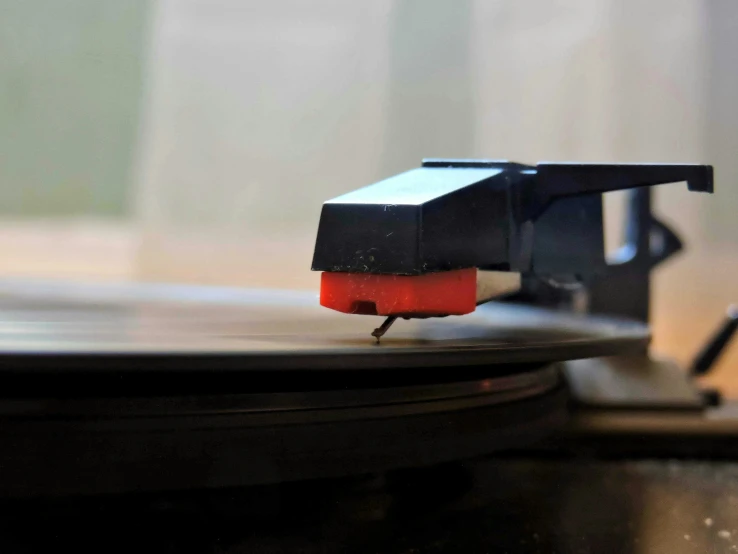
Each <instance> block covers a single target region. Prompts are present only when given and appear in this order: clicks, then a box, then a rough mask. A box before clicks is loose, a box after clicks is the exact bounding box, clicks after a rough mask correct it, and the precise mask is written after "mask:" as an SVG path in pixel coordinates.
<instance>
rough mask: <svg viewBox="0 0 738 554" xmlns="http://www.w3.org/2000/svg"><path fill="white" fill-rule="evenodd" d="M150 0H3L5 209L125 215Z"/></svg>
mask: <svg viewBox="0 0 738 554" xmlns="http://www.w3.org/2000/svg"><path fill="white" fill-rule="evenodd" d="M149 8H150V3H149V2H148V1H147V0H125V1H119V0H28V1H19V0H0V215H4V216H9V215H10V216H24V217H34V216H43V217H49V216H91V215H92V216H122V215H127V214H128V213H129V212H130V210H129V192H130V190H131V186H132V182H133V178H134V173H133V168H134V156H135V153H136V141H137V134H138V125H139V117H140V113H139V108H140V99H141V87H142V77H143V67H144V62H145V60H146V58H147V47H148V43H147V40H146V39H147V35H148V31H149V29H148V13H149Z"/></svg>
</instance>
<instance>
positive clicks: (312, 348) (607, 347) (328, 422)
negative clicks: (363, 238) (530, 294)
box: [0, 281, 648, 497]
mask: <svg viewBox="0 0 738 554" xmlns="http://www.w3.org/2000/svg"><path fill="white" fill-rule="evenodd" d="M378 321H379V318H371V317H362V316H351V315H345V314H339V313H335V312H331V311H329V310H327V309H325V308H322V307H320V306H319V305H318V302H317V298H316V295H315V294H311V293H293V292H277V291H254V290H237V289H222V288H201V287H170V286H144V285H125V286H111V285H80V284H58V283H57V284H49V283H46V284H44V283H28V282H26V283H17V282H16V283H11V282H8V281H5V282H0V390H1V391H2V393H0V467H2V469H3V471H1V472H0V497H3V496H28V495H32V496H37V495H57V494H60V495H65V494H91V493H102V492H124V491H142V490H164V489H190V488H209V487H226V486H244V485H254V484H264V483H275V482H282V481H292V480H300V479H314V478H320V477H335V476H342V475H353V474H361V473H374V472H381V471H385V470H388V469H392V468H401V467H415V466H425V465H431V464H436V463H440V462H444V461H449V460H456V459H466V458H470V457H475V456H479V455H482V454H486V453H489V452H493V451H495V450H499V449H503V448H513V447H519V446H523V445H527V444H531V443H532V442H535V441H537V440H539V439H540V438H541V437H543V436H545V435H547V434H548V433H549V432H551V430H552V429H554V428H556V427H558V426H559V425H561V424H562V423H563V421H565V419H566V410H567V402H568V395H567V392H566V389H565V387H564V385H563V382H562V379H561V376H560V372H559V370H558V367H557V366H556V364H550V363H549V362H551V361H553V360H556V359H563V358H571V357H585V356H594V355H599V354H602V355H604V354H615V353H619V352H623V351H629V350H633V349H639V348H643V347H644V346H645V344H646V343H647V341H648V332H647V330H646V329H645V328H644V327H643V326H640V325H637V324H631V323H623V322H616V321H613V320H606V319H590V318H586V319H580V318H571V317H568V318H567V317H562V316H561V315H559V314H554V313H551V312H545V311H541V310H534V309H530V308H518V307H514V306H503V305H499V306H489V307H484V308H482V309H480V310H478V311H477V313H475V314H472V315H469V316H463V317H448V318H443V319H429V320H424V321H399V322H397V323H396V325H395V327H394V328H393V329H392V330H391V334H390V335H389V336H388V337H386V338H384V339H383V340H382V343H381V344H380V345H379V346H376V345H375V344H374V339H373V338H372V337H371V336H370V335H369V333H370V332H371V330H372V329H373V327H374V326H375V325H376V323H377V322H378Z"/></svg>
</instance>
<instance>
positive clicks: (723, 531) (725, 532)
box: [718, 529, 730, 541]
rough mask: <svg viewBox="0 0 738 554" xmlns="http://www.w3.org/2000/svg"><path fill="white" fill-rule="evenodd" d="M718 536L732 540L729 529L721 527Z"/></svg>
mask: <svg viewBox="0 0 738 554" xmlns="http://www.w3.org/2000/svg"><path fill="white" fill-rule="evenodd" d="M718 537H720V538H721V539H725V540H726V541H727V540H730V531H728V530H727V529H721V530H720V531H718Z"/></svg>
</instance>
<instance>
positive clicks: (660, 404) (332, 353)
mask: <svg viewBox="0 0 738 554" xmlns="http://www.w3.org/2000/svg"><path fill="white" fill-rule="evenodd" d="M683 182H686V183H687V186H688V187H689V189H690V190H693V191H696V192H708V193H709V192H712V191H713V176H712V168H711V167H710V166H704V165H689V164H665V165H664V164H580V163H540V164H538V165H535V166H529V165H523V164H518V163H512V162H506V161H495V160H439V159H433V160H425V161H424V162H423V164H422V166H421V167H420V168H418V169H415V170H411V171H409V172H406V173H403V174H401V175H398V176H395V177H392V178H389V179H387V180H384V181H381V182H380V183H377V184H374V185H371V186H369V187H365V188H363V189H360V190H357V191H355V192H352V193H348V194H347V195H344V196H342V197H339V198H337V199H334V200H330V201H328V202H326V203H325V205H324V207H323V211H322V214H321V218H320V222H319V226H318V232H317V239H316V246H315V253H314V259H313V267H312V269H313V270H316V271H322V272H323V273H322V277H321V291H320V295H319V296H318V295H316V294H315V293H314V292H298V291H277V290H246V289H228V288H215V287H193V286H164V285H88V284H81V283H77V284H74V283H50V282H46V283H43V282H12V281H4V282H2V283H0V306H1V307H2V333H1V334H0V380H1V381H2V391H3V392H2V397H1V399H0V444H2V448H0V496H2V497H3V498H5V499H12V498H29V497H33V498H69V497H71V496H75V497H79V496H82V497H89V495H98V496H95V498H120V497H118V496H115V497H109V496H105V497H100V496H99V495H101V494H103V495H110V494H113V495H120V494H122V493H130V492H136V493H145V494H148V495H152V494H153V495H162V494H163V495H167V494H169V495H177V494H182V491H189V494H192V495H194V497H200V498H202V497H207V498H210V499H212V498H216V497H218V498H221V499H222V495H223V494H226V495H227V496H228V498H232V497H234V495H235V496H236V497H239V498H244V497H249V498H251V497H250V496H249V495H254V494H256V495H257V496H258V498H260V499H261V500H263V499H264V498H265V496H264V495H266V497H271V496H270V494H271V493H266V492H265V491H273V490H277V489H274V488H273V487H279V489H278V490H280V491H282V492H281V493H280V494H281V495H284V494H287V496H288V497H289V498H291V500H290V502H293V501H295V502H297V501H296V500H295V499H296V498H297V497H299V498H300V499H302V500H301V502H303V503H304V502H305V498H308V497H309V498H315V497H316V495H317V496H325V495H327V497H331V495H332V494H334V493H335V494H338V493H336V491H337V490H341V491H345V490H351V491H355V490H357V489H356V487H358V488H359V489H360V490H370V491H376V490H377V489H376V483H377V482H378V481H377V480H379V481H381V483H383V485H382V486H381V487H384V486H387V483H394V485H393V486H394V487H395V489H392V490H397V488H396V487H397V486H399V487H400V489H401V490H412V491H413V492H412V494H410V497H412V498H414V502H417V501H418V499H419V498H425V497H424V496H423V495H424V494H426V493H421V492H420V491H421V490H424V491H427V485H428V483H434V485H433V486H434V487H436V486H438V487H440V488H439V490H441V492H442V489H443V487H444V486H445V485H444V483H448V482H453V483H456V484H459V483H460V482H461V481H463V482H464V483H466V481H465V479H466V477H464V476H462V473H458V472H455V470H451V473H448V468H449V467H451V466H453V467H461V466H465V467H467V468H470V467H477V466H475V464H477V465H478V464H482V465H483V464H485V463H490V462H489V460H490V459H492V460H505V459H511V458H516V459H517V458H521V459H523V460H528V462H523V465H522V466H521V465H519V464H518V465H515V466H506V465H504V464H503V466H495V472H497V473H496V474H497V475H507V476H509V477H510V479H523V480H525V479H526V477H525V475H528V476H529V478H530V482H531V483H538V485H541V486H543V485H542V483H543V482H544V481H545V486H546V487H550V486H551V483H552V481H551V479H554V481H555V480H556V479H557V478H558V477H556V478H554V477H552V476H553V475H554V473H551V474H548V473H546V472H545V471H544V472H543V473H541V471H539V469H536V467H538V466H535V467H533V466H525V463H529V464H530V463H531V462H530V460H532V459H533V460H537V459H556V460H562V459H564V460H566V459H569V458H570V457H575V458H581V457H582V456H587V457H594V458H597V459H600V458H603V457H610V458H618V459H621V458H623V457H633V456H635V457H643V456H646V457H651V458H652V457H656V458H664V457H690V456H697V457H701V458H705V457H720V458H729V457H731V456H733V455H735V454H736V451H735V450H736V449H735V446H734V443H735V441H734V440H733V437H735V436H736V434H737V433H738V419H736V418H733V417H731V415H730V413H731V412H730V409H731V408H730V406H729V405H725V404H724V403H723V402H722V399H721V398H720V396H719V394H718V393H716V392H715V391H705V390H701V389H700V388H698V387H697V386H696V385H695V384H694V379H693V377H694V375H696V374H704V373H706V372H707V371H709V369H710V367H711V366H712V364H713V363H714V361H715V360H716V359H717V358H718V356H719V355H720V353H721V352H722V350H723V349H724V347H725V346H726V345H727V344H728V343H729V341H730V338H731V336H732V334H733V332H734V331H735V328H736V326H738V324H737V323H736V322H737V321H738V315H737V313H738V312H736V311H735V310H733V311H730V310H729V312H728V316H727V317H726V318H725V320H724V321H722V322H720V325H719V328H718V330H717V332H716V333H715V335H714V336H713V337H711V338H710V339H709V340H707V341H706V346H705V348H704V350H703V351H702V352H701V353H698V354H697V355H696V357H695V362H694V365H693V367H691V368H681V367H678V366H677V365H676V364H675V363H674V362H671V361H669V360H668V359H661V358H658V357H656V356H655V355H653V353H651V352H650V351H649V341H650V331H649V328H648V317H649V292H650V275H651V272H652V270H654V268H655V267H656V266H658V265H659V264H660V263H662V262H664V261H665V260H667V259H668V258H670V257H671V256H673V255H674V254H676V253H677V252H678V251H679V250H680V249H681V242H680V240H679V238H678V237H677V235H676V234H675V232H674V231H672V230H671V229H670V228H669V227H667V226H666V225H665V224H664V223H662V222H660V221H659V220H658V219H656V218H655V217H654V216H653V214H652V213H651V187H652V186H654V185H661V184H668V183H683ZM625 189H628V190H630V193H629V194H630V196H629V204H628V210H627V226H626V237H625V241H624V246H623V247H622V249H621V250H620V251H619V252H618V254H617V256H616V257H614V258H612V259H607V258H606V257H605V255H604V239H603V208H602V195H603V193H605V192H609V191H613V190H625ZM306 269H307V268H306ZM377 316H381V317H382V318H383V319H378V318H377ZM390 327H391V328H390ZM490 456H494V458H490ZM485 460H487V461H486V462H485ZM493 463H497V462H493ZM557 463H562V462H557ZM459 464H461V466H459ZM526 467H527V468H528V469H527V470H526V469H525V468H526ZM570 467H571V468H575V467H579V466H575V465H572V466H570ZM593 467H594V466H593ZM439 468H440V469H439ZM444 468H446V469H444ZM571 471H573V472H576V471H578V470H575V469H571ZM593 471H594V470H593ZM526 472H527V473H526ZM464 475H466V474H465V473H464ZM556 475H558V476H559V477H560V474H556ZM398 476H401V477H398ZM418 476H420V477H418ZM459 479H460V480H461V481H459ZM506 479H507V478H505V479H502V481H500V482H497V481H496V483H497V484H496V485H495V487H497V488H496V489H495V490H498V491H504V490H505V485H504V482H505V481H506ZM417 482H420V483H422V485H417V486H416V485H412V483H417ZM357 483H358V485H357ZM398 483H399V485H398ZM465 486H466V485H464V486H462V487H461V488H464V487H465ZM284 487H287V488H286V489H285V488H284ZM316 487H317V488H316ZM346 487H348V488H346ZM367 487H368V488H367ZM381 487H380V488H381ZM403 487H404V488H403ZM407 487H409V489H408V488H407ZM413 487H415V488H413ZM285 490H289V491H293V493H294V491H295V490H297V491H299V494H298V493H294V494H297V496H289V495H290V494H293V493H284V491H285ZM317 490H319V491H321V492H320V493H317V492H316V491H317ZM464 490H467V489H465V488H464ZM475 490H476V489H475ZM219 491H220V492H219ZM223 491H230V492H227V493H224V492H223ZM234 491H239V492H234ZM255 491H256V492H255ZM327 491H333V492H327ZM352 494H353V493H352ZM372 494H373V493H372ZM439 494H441V493H439ZM454 494H455V493H454ZM500 494H502V493H500ZM198 495H199V496H198ZM203 495H204V496H203ZM219 495H220V496H219ZM244 495H245V496H244ZM340 495H344V493H343V492H342V493H340ZM340 495H339V496H340ZM441 496H443V494H441ZM452 496H453V495H452ZM135 498H138V499H139V500H140V499H141V498H144V499H145V498H151V497H147V496H137V497H135ZM341 498H343V499H344V500H345V498H346V497H345V495H344V496H341ZM506 498H507V500H506V501H508V500H509V497H506ZM139 500H135V499H134V500H130V499H129V500H126V501H125V502H124V503H123V505H127V504H126V503H127V502H133V503H134V504H135V503H136V502H139ZM261 500H260V502H261ZM436 500H437V498H436ZM90 502H97V501H90ZM298 504H299V502H298ZM431 504H433V502H431ZM117 505H118V506H120V504H117ZM433 505H435V504H433ZM282 506H284V505H282ZM261 507H262V509H263V504H262V505H261ZM303 507H304V506H303ZM417 508H418V506H416V507H415V509H417ZM526 509H527V508H526ZM267 511H268V510H267ZM318 511H319V510H318ZM421 511H422V510H421ZM362 513H364V512H362ZM262 515H263V514H262ZM227 519H228V518H227V517H226V520H227ZM260 521H261V520H260ZM334 523H335V522H334ZM339 527H340V525H339ZM462 529H464V531H463V533H466V532H467V531H468V529H467V528H466V527H462ZM460 532H462V531H460ZM341 533H343V531H341ZM341 533H339V534H341ZM346 533H350V531H346ZM531 536H532V535H531ZM344 538H345V537H344ZM516 540H517V539H516ZM531 540H533V539H531ZM516 544H517V543H516ZM531 544H533V543H531ZM262 546H263V545H262ZM385 546H386V545H385Z"/></svg>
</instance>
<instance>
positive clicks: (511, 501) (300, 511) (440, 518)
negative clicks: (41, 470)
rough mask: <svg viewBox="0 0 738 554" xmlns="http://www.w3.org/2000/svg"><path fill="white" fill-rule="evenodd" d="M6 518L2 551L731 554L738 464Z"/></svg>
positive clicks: (415, 484) (388, 483) (348, 485)
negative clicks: (695, 553)
mask: <svg viewBox="0 0 738 554" xmlns="http://www.w3.org/2000/svg"><path fill="white" fill-rule="evenodd" d="M0 510H1V515H2V517H1V518H0V547H2V551H3V552H35V551H40V552H52V551H61V550H62V549H63V548H65V549H68V551H105V552H208V553H247V552H248V553H277V552H302V553H309V554H312V553H326V554H327V553H334V552H356V553H367V554H368V553H372V554H374V553H382V554H389V553H397V554H411V553H412V554H424V553H446V552H448V553H458V552H464V553H487V552H501V553H504V552H508V553H511V554H512V553H522V552H526V553H529V552H533V553H535V552H540V553H550V552H558V553H562V554H567V553H596V554H609V553H613V554H615V553H617V554H623V553H662V552H663V553H673V552H677V553H679V552H710V553H713V552H717V553H723V552H724V553H732V552H735V551H736V549H738V464H734V463H714V462H702V461H694V462H689V461H687V462H683V461H682V462H679V461H663V460H659V461H656V460H637V461H624V462H604V461H596V460H580V461H577V460H573V459H567V460H558V461H554V460H532V459H517V460H488V461H479V462H475V463H468V464H466V465H447V466H442V467H436V468H433V469H427V470H423V471H418V470H414V471H403V472H395V473H391V474H387V475H383V476H376V477H365V478H363V479H351V480H336V481H313V482H308V483H300V484H293V485H281V486H269V487H256V488H251V489H226V490H220V491H210V492H184V493H177V494H160V495H138V496H136V495H128V496H116V497H97V498H95V497H93V498H87V499H82V500H80V499H56V500H51V501H49V500H46V501H40V500H33V501H22V502H19V501H14V502H5V503H3V504H2V507H1V508H0Z"/></svg>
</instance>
